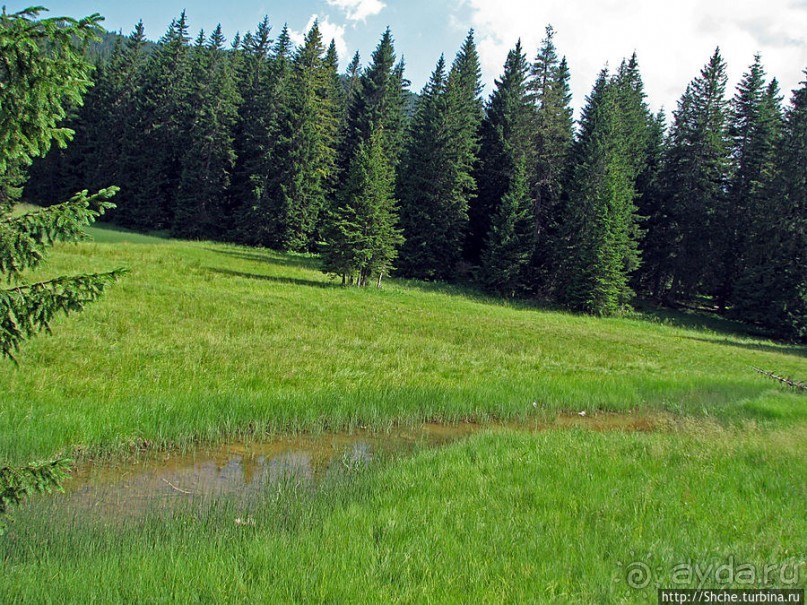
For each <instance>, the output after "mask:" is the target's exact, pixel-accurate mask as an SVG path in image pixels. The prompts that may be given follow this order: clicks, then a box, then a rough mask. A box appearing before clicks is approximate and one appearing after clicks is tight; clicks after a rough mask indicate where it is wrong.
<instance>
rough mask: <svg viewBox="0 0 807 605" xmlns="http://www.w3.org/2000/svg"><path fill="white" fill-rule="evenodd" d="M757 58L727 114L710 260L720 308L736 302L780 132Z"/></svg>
mask: <svg viewBox="0 0 807 605" xmlns="http://www.w3.org/2000/svg"><path fill="white" fill-rule="evenodd" d="M768 93H769V91H768V90H767V86H766V84H765V71H764V69H763V67H762V62H761V60H760V56H759V55H756V56H755V57H754V63H753V64H752V65H751V67H750V69H749V71H748V72H747V73H746V74H745V75H744V76H743V79H742V80H741V81H740V83H739V85H738V87H737V93H736V94H735V96H734V99H733V100H732V102H731V106H730V111H729V126H728V131H729V136H730V137H731V157H732V163H733V170H732V174H731V177H730V179H729V182H728V191H727V195H726V196H725V197H724V198H723V199H722V204H721V205H720V206H719V207H718V209H717V212H716V219H717V223H718V224H719V225H720V230H719V232H718V234H717V235H718V236H719V237H718V238H716V248H717V252H718V253H719V256H718V257H717V258H716V259H715V262H716V263H717V265H718V267H719V270H718V271H717V272H716V274H717V277H718V279H717V282H716V283H715V288H716V291H715V294H716V296H717V304H718V306H719V307H720V308H721V309H725V308H726V306H728V305H730V304H732V303H734V302H735V300H736V299H735V297H734V289H735V286H736V283H737V280H738V279H739V277H740V276H741V275H742V274H743V273H744V272H745V267H746V263H747V257H748V253H749V251H748V246H749V245H750V240H749V238H750V237H751V236H752V234H753V231H754V229H755V228H756V223H757V220H759V219H762V218H763V217H761V216H760V214H761V213H762V212H764V211H762V212H761V208H760V206H763V205H764V202H763V201H762V200H761V199H760V197H761V192H762V187H763V186H764V185H765V183H766V182H767V181H768V180H769V179H770V177H771V175H772V172H773V164H774V160H775V156H774V153H775V148H776V142H777V140H778V138H779V135H780V134H781V132H780V131H781V120H782V116H781V110H780V108H779V107H778V102H777V101H776V99H773V104H771V103H770V101H771V100H772V99H771V98H770V96H769V94H768Z"/></svg>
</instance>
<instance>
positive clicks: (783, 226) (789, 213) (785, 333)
mask: <svg viewBox="0 0 807 605" xmlns="http://www.w3.org/2000/svg"><path fill="white" fill-rule="evenodd" d="M804 73H805V81H803V82H802V84H801V87H800V88H798V89H797V90H795V91H794V92H793V97H792V100H791V103H790V106H789V107H788V108H787V111H786V113H785V121H784V127H783V129H782V135H781V137H780V138H779V140H778V141H777V142H776V146H775V154H774V156H775V162H774V165H773V174H772V175H771V177H770V178H769V179H768V180H767V182H766V184H765V185H763V188H762V190H761V191H760V192H759V193H758V195H755V196H754V200H755V202H756V204H755V207H754V208H753V209H752V215H753V216H754V220H755V225H754V229H753V231H752V232H751V234H750V237H749V242H748V246H747V248H746V251H747V255H746V263H745V268H744V271H743V274H742V275H741V277H740V279H739V281H738V284H737V288H736V293H735V298H736V303H735V305H734V308H733V309H732V314H733V315H734V316H735V317H738V318H740V319H742V320H744V321H748V322H752V323H756V324H759V325H762V326H765V327H767V328H769V329H771V330H772V331H773V332H774V333H775V334H777V335H778V336H780V337H783V338H788V339H791V340H800V341H802V342H804V341H807V171H805V169H804V167H805V166H807V70H805V72H804ZM778 94H779V93H778V89H777V87H776V84H775V81H774V82H773V83H772V84H771V85H769V86H768V90H767V92H766V95H765V100H764V102H763V107H764V109H763V113H765V114H767V115H775V114H776V108H777V106H778Z"/></svg>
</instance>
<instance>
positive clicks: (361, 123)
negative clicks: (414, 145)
mask: <svg viewBox="0 0 807 605" xmlns="http://www.w3.org/2000/svg"><path fill="white" fill-rule="evenodd" d="M395 59H396V57H395V47H394V43H393V39H392V32H391V31H390V30H389V28H387V30H386V31H385V32H384V34H383V35H382V36H381V41H380V42H379V43H378V46H377V47H376V49H375V51H374V52H373V56H372V62H371V63H370V65H369V66H368V67H367V69H365V70H364V72H363V73H362V74H361V77H360V78H359V81H358V85H357V88H356V90H355V93H353V94H352V98H350V99H349V106H348V116H347V128H346V130H345V136H344V140H343V143H342V148H341V150H340V152H339V157H340V161H341V163H342V165H341V166H340V171H341V174H342V182H344V179H345V178H346V176H347V168H348V165H349V163H350V162H351V161H352V158H353V157H354V156H355V155H356V151H357V149H358V146H359V143H360V142H362V141H364V142H367V141H369V139H370V135H371V134H372V133H374V132H381V133H383V136H384V141H383V145H384V151H385V153H386V155H387V157H388V158H389V161H390V162H391V164H392V167H393V169H397V167H398V162H399V161H400V158H401V154H402V151H403V145H404V129H405V120H406V116H405V113H404V107H405V97H404V94H405V89H406V85H407V82H406V80H405V79H404V77H403V63H402V62H399V63H396V61H395Z"/></svg>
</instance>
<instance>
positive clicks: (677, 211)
mask: <svg viewBox="0 0 807 605" xmlns="http://www.w3.org/2000/svg"><path fill="white" fill-rule="evenodd" d="M725 88H726V65H725V63H724V61H723V58H722V57H721V55H720V51H719V50H716V51H715V53H714V54H713V55H712V57H711V59H710V60H709V63H708V64H707V65H706V66H705V67H704V68H703V70H702V71H701V75H700V76H699V77H698V78H696V79H695V80H693V81H692V83H691V84H690V85H689V87H688V88H687V91H686V92H685V93H684V95H683V96H682V97H681V100H680V101H679V103H678V109H677V110H676V111H675V112H674V114H673V115H674V119H673V125H672V128H671V130H670V137H669V144H668V150H667V153H666V157H665V160H664V167H663V169H662V175H661V181H662V182H661V187H662V202H661V204H662V205H661V208H660V210H661V212H663V213H664V214H665V215H666V216H667V217H669V218H668V219H667V220H668V221H669V222H670V224H671V227H670V233H669V236H668V237H669V241H665V242H663V243H662V244H661V245H663V246H664V247H665V248H666V249H668V250H670V251H671V253H670V256H669V258H668V262H669V264H668V265H667V266H662V265H659V267H658V271H659V274H658V275H656V276H655V277H654V278H653V281H655V282H656V283H657V284H659V291H658V292H657V293H656V295H657V296H658V297H660V298H665V299H668V300H669V299H673V300H686V299H688V298H692V297H693V296H695V295H696V294H697V293H699V292H701V291H703V289H704V288H706V287H707V286H708V284H709V283H710V282H711V281H712V280H713V279H714V271H712V270H711V268H713V267H714V266H715V263H714V260H715V255H714V252H715V241H716V238H717V236H718V233H719V230H720V229H721V226H720V224H719V223H718V222H717V221H716V220H715V214H716V212H717V209H718V207H719V206H720V204H721V202H722V198H723V196H724V194H725V190H726V179H727V176H728V168H729V162H730V156H729V140H728V131H727V104H726V100H725V98H724V93H725Z"/></svg>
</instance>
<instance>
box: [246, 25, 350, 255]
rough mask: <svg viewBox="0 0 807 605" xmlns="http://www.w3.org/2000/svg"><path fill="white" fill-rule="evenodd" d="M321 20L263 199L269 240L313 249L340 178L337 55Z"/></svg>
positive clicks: (297, 67)
mask: <svg viewBox="0 0 807 605" xmlns="http://www.w3.org/2000/svg"><path fill="white" fill-rule="evenodd" d="M326 58H328V57H326V54H325V47H324V46H323V44H322V36H321V34H320V31H319V26H318V24H317V23H315V24H314V25H313V27H312V28H311V31H309V32H308V34H307V35H306V38H305V43H304V44H303V46H302V47H301V48H300V49H299V50H298V51H297V54H296V55H295V57H294V59H293V62H292V64H291V68H290V69H291V73H290V75H289V79H288V83H287V84H286V87H287V95H288V96H287V99H286V103H285V104H284V105H283V106H281V107H280V108H279V115H278V117H277V122H276V130H275V132H274V141H273V146H272V150H271V153H270V156H269V158H270V159H269V161H268V164H269V166H271V172H269V173H268V174H267V180H266V188H265V190H264V191H263V195H262V197H261V200H260V207H261V211H262V213H263V214H262V215H261V216H260V219H261V220H262V221H264V224H263V229H264V232H265V234H266V235H265V240H264V241H263V242H262V243H265V244H266V245H268V246H271V247H273V248H279V249H283V250H310V249H312V248H313V246H314V237H315V234H316V232H317V228H318V226H319V220H320V213H321V212H322V210H323V209H324V208H325V207H326V203H327V200H328V196H329V194H330V191H331V188H332V186H333V183H334V175H335V166H336V147H337V142H338V138H337V137H338V133H339V128H340V116H339V113H338V112H339V103H340V99H339V98H338V97H337V94H338V93H339V91H338V89H336V88H335V78H336V65H335V57H334V56H333V55H331V56H330V58H329V59H328V62H327V63H326Z"/></svg>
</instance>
